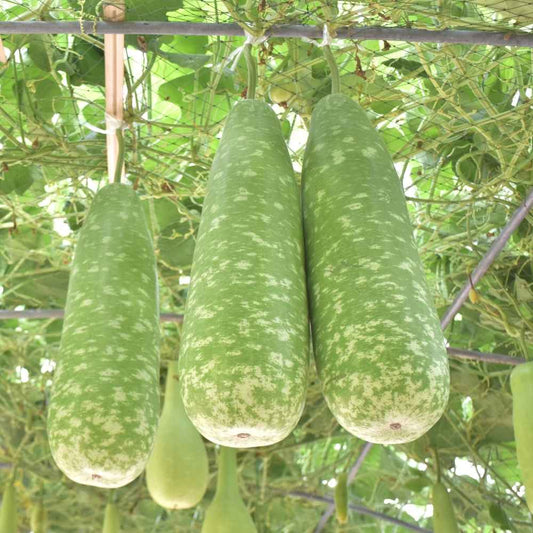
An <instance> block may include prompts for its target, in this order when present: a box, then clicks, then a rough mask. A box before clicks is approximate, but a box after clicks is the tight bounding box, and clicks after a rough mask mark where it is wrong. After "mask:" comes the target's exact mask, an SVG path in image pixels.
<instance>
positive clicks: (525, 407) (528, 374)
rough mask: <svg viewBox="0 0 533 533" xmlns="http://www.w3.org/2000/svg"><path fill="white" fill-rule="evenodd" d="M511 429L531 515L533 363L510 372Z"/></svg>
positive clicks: (532, 493)
mask: <svg viewBox="0 0 533 533" xmlns="http://www.w3.org/2000/svg"><path fill="white" fill-rule="evenodd" d="M511 391H512V393H513V427H514V436H515V442H516V455H517V458H518V466H519V468H520V473H521V476H522V483H523V484H524V487H525V489H526V501H527V506H528V507H529V510H530V511H531V512H532V513H533V421H532V417H531V406H532V405H533V362H529V363H524V364H521V365H518V366H516V367H515V368H514V369H513V371H512V372H511Z"/></svg>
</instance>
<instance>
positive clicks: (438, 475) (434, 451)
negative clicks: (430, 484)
mask: <svg viewBox="0 0 533 533" xmlns="http://www.w3.org/2000/svg"><path fill="white" fill-rule="evenodd" d="M433 455H434V456H435V470H436V472H437V481H440V460H439V452H438V451H437V449H436V448H433Z"/></svg>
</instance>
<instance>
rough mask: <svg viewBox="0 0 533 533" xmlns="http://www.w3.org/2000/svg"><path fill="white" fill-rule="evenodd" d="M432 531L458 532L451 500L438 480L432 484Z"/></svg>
mask: <svg viewBox="0 0 533 533" xmlns="http://www.w3.org/2000/svg"><path fill="white" fill-rule="evenodd" d="M433 531H434V533H459V527H458V526H457V520H456V518H455V513H454V511H453V506H452V500H451V498H450V495H449V494H448V491H447V490H446V487H445V486H444V485H443V484H442V483H441V482H440V481H438V482H437V483H435V485H433Z"/></svg>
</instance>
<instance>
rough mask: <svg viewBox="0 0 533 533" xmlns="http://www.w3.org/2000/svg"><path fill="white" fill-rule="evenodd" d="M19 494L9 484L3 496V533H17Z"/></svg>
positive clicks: (0, 513)
mask: <svg viewBox="0 0 533 533" xmlns="http://www.w3.org/2000/svg"><path fill="white" fill-rule="evenodd" d="M17 520H18V515H17V493H16V491H15V487H14V486H13V484H12V483H8V484H7V486H6V488H5V490H4V493H3V494H2V507H0V531H1V532H2V533H17V531H18V530H17Z"/></svg>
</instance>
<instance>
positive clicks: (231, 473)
mask: <svg viewBox="0 0 533 533" xmlns="http://www.w3.org/2000/svg"><path fill="white" fill-rule="evenodd" d="M201 533H257V529H256V527H255V524H254V522H253V520H252V518H251V516H250V513H249V512H248V509H247V508H246V505H245V504H244V502H243V501H242V498H241V495H240V493H239V486H238V484H237V452H236V450H235V449H234V448H221V449H220V452H219V455H218V477H217V489H216V492H215V497H214V498H213V501H212V502H211V504H210V505H209V507H208V508H207V511H206V513H205V518H204V523H203V524H202V532H201Z"/></svg>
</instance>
